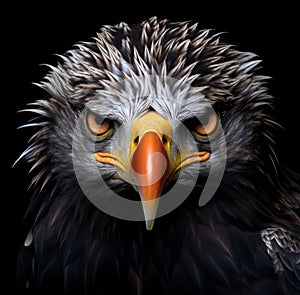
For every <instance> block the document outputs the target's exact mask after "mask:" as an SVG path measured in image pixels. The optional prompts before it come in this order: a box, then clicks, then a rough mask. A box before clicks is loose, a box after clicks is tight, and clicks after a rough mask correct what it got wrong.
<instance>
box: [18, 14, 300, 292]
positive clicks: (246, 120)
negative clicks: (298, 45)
mask: <svg viewBox="0 0 300 295" xmlns="http://www.w3.org/2000/svg"><path fill="white" fill-rule="evenodd" d="M268 80H269V77H267V76H265V75H263V74H261V60H259V58H258V56H257V55H255V54H254V53H251V52H242V51H240V50H238V49H237V48H236V46H233V45H231V44H228V43H227V42H225V41H224V40H223V34H221V33H216V32H215V31H213V30H209V29H201V28H199V27H198V24H197V23H195V22H191V21H186V22H183V21H181V22H172V21H171V20H168V19H158V18H157V17H151V18H148V19H145V20H144V21H143V22H141V23H138V24H127V23H124V22H121V23H119V24H117V25H104V26H102V27H101V29H100V30H99V33H97V34H96V36H95V37H94V38H91V39H89V41H86V42H78V43H77V44H75V45H74V46H73V47H72V48H71V49H70V50H69V51H67V52H66V53H64V54H62V55H60V56H59V61H58V62H57V64H56V65H55V66H52V65H49V71H48V73H47V74H46V76H45V77H44V78H43V79H42V81H40V82H38V83H36V85H37V86H38V87H40V88H42V89H43V91H45V93H46V96H45V98H43V99H38V100H36V101H35V102H33V103H30V104H29V105H28V107H26V108H25V109H24V110H23V111H25V112H29V113H31V114H33V115H32V117H31V120H30V121H29V122H28V123H26V124H25V125H23V126H21V127H31V128H33V130H34V131H33V132H32V137H31V138H30V140H29V144H28V147H27V149H26V150H25V151H24V152H23V153H22V154H21V156H20V157H19V159H24V160H25V161H26V162H28V163H29V164H30V172H31V174H32V175H33V176H32V181H31V187H32V188H33V193H32V198H31V200H30V203H29V206H28V210H27V212H26V215H25V217H24V232H25V231H26V232H25V233H24V244H23V245H22V247H21V249H20V252H19V257H18V262H17V267H16V268H17V271H16V273H17V274H16V278H17V285H18V289H19V290H25V291H26V290H27V292H29V294H31V293H30V292H33V294H87V295H89V294H103V295H104V294H139V295H148V294H151V295H152V294H198V295H200V294H202V295H205V294H210V295H211V294H222V295H225V294H228V295H234V294H251V295H258V294H264V295H265V294H270V295H275V294H276V295H282V294H289V295H291V294H300V217H299V216H300V215H299V214H300V210H299V205H300V176H299V175H297V173H295V172H293V171H292V170H290V169H289V168H287V167H284V166H282V165H280V164H279V161H278V160H277V156H276V152H275V146H276V130H277V129H278V126H279V124H278V123H276V121H275V120H274V112H273V106H274V99H273V97H272V95H270V94H269V88H268ZM19 159H18V160H17V161H19ZM26 294H27V293H26Z"/></svg>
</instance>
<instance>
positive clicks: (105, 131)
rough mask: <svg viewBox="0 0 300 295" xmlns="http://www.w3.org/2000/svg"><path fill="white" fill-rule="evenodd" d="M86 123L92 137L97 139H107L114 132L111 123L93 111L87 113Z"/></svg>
mask: <svg viewBox="0 0 300 295" xmlns="http://www.w3.org/2000/svg"><path fill="white" fill-rule="evenodd" d="M85 122H86V126H87V129H88V131H89V133H90V135H91V136H92V137H94V138H96V139H100V138H103V137H106V136H107V135H109V134H110V133H111V132H112V124H111V121H110V120H108V119H103V118H102V117H101V116H99V115H97V114H95V113H93V112H91V111H88V112H87V113H86V120H85Z"/></svg>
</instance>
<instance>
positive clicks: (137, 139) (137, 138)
mask: <svg viewBox="0 0 300 295" xmlns="http://www.w3.org/2000/svg"><path fill="white" fill-rule="evenodd" d="M139 141H140V137H139V136H137V137H136V138H135V139H134V141H133V143H134V144H135V145H137V144H138V143H139Z"/></svg>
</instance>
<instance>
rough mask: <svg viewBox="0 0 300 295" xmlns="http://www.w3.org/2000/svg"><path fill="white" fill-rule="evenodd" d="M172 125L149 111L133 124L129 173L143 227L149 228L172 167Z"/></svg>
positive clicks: (151, 225)
mask: <svg viewBox="0 0 300 295" xmlns="http://www.w3.org/2000/svg"><path fill="white" fill-rule="evenodd" d="M171 130H172V129H171V126H170V124H169V122H168V121H166V120H165V119H163V118H162V117H161V116H159V115H158V114H157V113H155V112H148V113H146V114H145V115H144V116H143V117H141V118H140V119H138V120H137V121H136V122H135V123H134V124H133V126H132V143H131V149H130V159H131V160H130V163H131V175H132V178H133V181H134V183H135V184H136V186H137V189H138V191H139V194H140V198H141V201H142V206H143V211H144V216H145V221H146V228H147V230H151V229H152V227H153V223H154V220H155V216H156V211H157V208H158V203H159V197H160V195H161V193H162V190H163V187H164V184H165V182H166V179H167V177H168V176H169V174H170V170H171V161H170V146H171Z"/></svg>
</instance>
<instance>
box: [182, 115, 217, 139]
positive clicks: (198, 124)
mask: <svg viewBox="0 0 300 295" xmlns="http://www.w3.org/2000/svg"><path fill="white" fill-rule="evenodd" d="M185 125H186V126H187V128H189V129H190V130H191V132H192V134H193V135H194V136H196V137H198V138H201V139H208V138H209V136H211V135H212V134H213V133H214V131H215V130H216V129H217V127H218V125H219V116H218V114H217V113H215V112H208V113H207V114H205V115H203V116H201V117H200V118H199V119H197V118H191V119H189V120H187V122H186V123H185Z"/></svg>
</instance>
